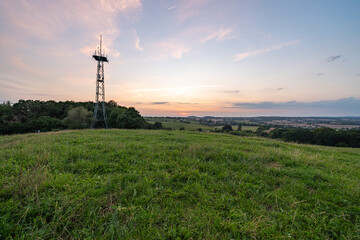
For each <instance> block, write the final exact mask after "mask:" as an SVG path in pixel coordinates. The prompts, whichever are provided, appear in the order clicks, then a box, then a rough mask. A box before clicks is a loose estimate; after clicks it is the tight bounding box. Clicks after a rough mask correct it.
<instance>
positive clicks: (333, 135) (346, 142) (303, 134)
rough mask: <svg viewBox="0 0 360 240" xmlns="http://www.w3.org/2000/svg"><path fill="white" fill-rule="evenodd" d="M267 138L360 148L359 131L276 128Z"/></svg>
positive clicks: (324, 128)
mask: <svg viewBox="0 0 360 240" xmlns="http://www.w3.org/2000/svg"><path fill="white" fill-rule="evenodd" d="M258 134H260V133H258ZM268 136H269V137H271V138H280V139H282V140H284V141H287V142H297V143H308V144H317V145H325V146H337V147H360V130H335V129H332V128H326V127H322V128H318V129H315V130H310V129H301V128H282V129H281V128H277V129H274V130H272V131H271V132H270V134H269V135H268Z"/></svg>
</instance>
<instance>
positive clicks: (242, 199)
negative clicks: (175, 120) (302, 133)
mask: <svg viewBox="0 0 360 240" xmlns="http://www.w3.org/2000/svg"><path fill="white" fill-rule="evenodd" d="M359 192H360V149H347V148H331V147H322V146H310V145H297V144H290V143H283V142H278V141H275V140H270V139H261V138H244V137H237V136H231V135H225V134H215V133H198V132H190V131H152V130H84V131H62V132H56V133H40V134H24V135H13V136H1V137H0V239H6V238H9V239H11V238H13V239H54V238H56V239H59V238H60V239H69V238H70V239H86V238H88V239H94V238H96V239H104V238H105V239H283V238H290V239H359V236H360V196H359Z"/></svg>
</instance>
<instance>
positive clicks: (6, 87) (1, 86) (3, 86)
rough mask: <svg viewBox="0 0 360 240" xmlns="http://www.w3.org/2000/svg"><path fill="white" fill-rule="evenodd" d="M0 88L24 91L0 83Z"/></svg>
mask: <svg viewBox="0 0 360 240" xmlns="http://www.w3.org/2000/svg"><path fill="white" fill-rule="evenodd" d="M0 88H5V89H10V90H16V91H25V90H24V89H21V88H18V87H13V86H10V85H7V84H2V83H0Z"/></svg>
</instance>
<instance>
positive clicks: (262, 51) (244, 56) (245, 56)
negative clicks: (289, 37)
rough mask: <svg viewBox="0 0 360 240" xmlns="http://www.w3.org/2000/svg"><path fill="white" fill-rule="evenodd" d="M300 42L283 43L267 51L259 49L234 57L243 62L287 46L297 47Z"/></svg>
mask: <svg viewBox="0 0 360 240" xmlns="http://www.w3.org/2000/svg"><path fill="white" fill-rule="evenodd" d="M299 42H300V40H295V41H291V42H286V43H281V44H278V45H275V46H272V47H269V48H265V49H259V50H255V51H249V52H244V53H239V54H236V55H235V56H234V60H235V61H239V60H243V59H245V58H248V57H255V56H257V55H260V54H263V53H268V52H272V51H275V50H279V49H282V48H284V47H287V46H291V45H296V44H298V43H299Z"/></svg>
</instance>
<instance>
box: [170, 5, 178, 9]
mask: <svg viewBox="0 0 360 240" xmlns="http://www.w3.org/2000/svg"><path fill="white" fill-rule="evenodd" d="M177 6H178V5H175V6H172V7H169V8H168V10H172V9H174V8H177Z"/></svg>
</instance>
